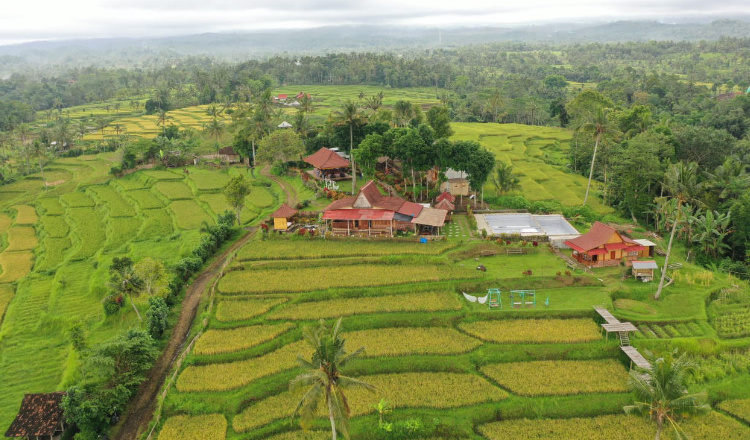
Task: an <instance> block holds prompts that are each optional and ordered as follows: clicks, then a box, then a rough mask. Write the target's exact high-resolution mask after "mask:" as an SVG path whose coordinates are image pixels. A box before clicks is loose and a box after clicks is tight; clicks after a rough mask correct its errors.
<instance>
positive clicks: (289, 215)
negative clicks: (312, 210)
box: [271, 203, 299, 231]
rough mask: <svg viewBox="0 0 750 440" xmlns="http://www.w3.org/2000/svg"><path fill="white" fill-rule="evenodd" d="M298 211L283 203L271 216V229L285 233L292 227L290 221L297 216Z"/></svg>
mask: <svg viewBox="0 0 750 440" xmlns="http://www.w3.org/2000/svg"><path fill="white" fill-rule="evenodd" d="M298 212H299V211H297V210H296V209H294V208H292V207H291V206H289V205H287V204H286V203H283V204H282V205H281V206H280V207H279V209H277V210H276V212H274V213H273V214H271V218H272V219H273V229H275V230H277V231H287V230H289V227H290V226H292V219H293V218H294V216H296V215H297V213H298Z"/></svg>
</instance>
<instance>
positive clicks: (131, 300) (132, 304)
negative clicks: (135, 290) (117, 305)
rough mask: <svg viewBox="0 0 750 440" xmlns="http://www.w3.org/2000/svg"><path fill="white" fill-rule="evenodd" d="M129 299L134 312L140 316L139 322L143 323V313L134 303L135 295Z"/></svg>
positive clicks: (129, 296)
mask: <svg viewBox="0 0 750 440" xmlns="http://www.w3.org/2000/svg"><path fill="white" fill-rule="evenodd" d="M128 299H130V305H131V306H133V310H135V314H136V315H138V321H141V322H143V318H141V312H139V311H138V307H136V306H135V303H134V302H133V295H128Z"/></svg>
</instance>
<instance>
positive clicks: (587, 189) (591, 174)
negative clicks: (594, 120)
mask: <svg viewBox="0 0 750 440" xmlns="http://www.w3.org/2000/svg"><path fill="white" fill-rule="evenodd" d="M598 149H599V137H598V136H597V137H596V142H594V155H593V156H591V169H590V170H589V183H588V185H586V195H585V196H583V206H586V201H587V200H588V198H589V190H590V189H591V178H592V177H593V176H594V163H595V162H596V150H598Z"/></svg>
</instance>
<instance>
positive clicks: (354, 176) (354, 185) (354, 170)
mask: <svg viewBox="0 0 750 440" xmlns="http://www.w3.org/2000/svg"><path fill="white" fill-rule="evenodd" d="M349 156H350V157H351V158H352V195H354V194H357V168H356V166H355V165H354V125H352V124H350V125H349ZM334 437H335V433H334Z"/></svg>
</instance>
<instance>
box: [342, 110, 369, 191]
mask: <svg viewBox="0 0 750 440" xmlns="http://www.w3.org/2000/svg"><path fill="white" fill-rule="evenodd" d="M334 118H335V119H336V121H337V123H338V124H339V125H347V126H349V156H350V157H351V161H352V194H355V193H356V192H357V171H356V167H355V164H354V155H353V154H352V152H353V151H354V126H355V125H362V124H364V123H365V117H364V115H362V113H360V112H359V109H358V108H357V104H355V103H354V102H352V101H351V100H350V99H347V100H346V101H343V102H342V103H341V108H340V109H339V110H336V112H334Z"/></svg>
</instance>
